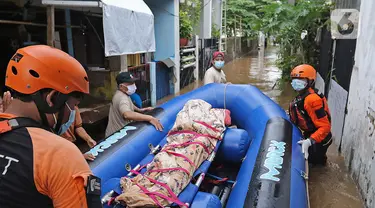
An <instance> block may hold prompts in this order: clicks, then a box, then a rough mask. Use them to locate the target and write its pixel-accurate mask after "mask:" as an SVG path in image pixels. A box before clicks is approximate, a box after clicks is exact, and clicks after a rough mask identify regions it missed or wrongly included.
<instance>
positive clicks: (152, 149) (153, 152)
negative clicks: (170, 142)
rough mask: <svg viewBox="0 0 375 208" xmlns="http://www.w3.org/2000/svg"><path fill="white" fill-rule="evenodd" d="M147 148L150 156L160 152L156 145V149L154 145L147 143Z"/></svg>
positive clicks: (158, 146)
mask: <svg viewBox="0 0 375 208" xmlns="http://www.w3.org/2000/svg"><path fill="white" fill-rule="evenodd" d="M148 147H149V148H150V151H151V152H150V154H153V155H155V154H156V153H157V152H159V150H160V145H157V146H156V147H154V145H152V144H151V143H149V144H148Z"/></svg>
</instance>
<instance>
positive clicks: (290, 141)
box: [89, 84, 308, 208]
mask: <svg viewBox="0 0 375 208" xmlns="http://www.w3.org/2000/svg"><path fill="white" fill-rule="evenodd" d="M191 99H202V100H204V101H206V102H208V103H210V104H211V105H212V107H214V108H226V109H228V110H230V112H231V118H232V124H234V125H236V126H237V128H228V129H227V130H226V131H225V133H224V137H223V140H222V141H221V142H218V144H217V147H216V150H215V151H214V152H213V153H212V155H210V157H209V159H207V161H205V162H203V163H202V165H201V166H200V167H199V168H198V169H197V170H196V172H195V174H194V180H192V181H191V182H190V184H189V185H188V186H187V187H186V188H185V189H184V190H183V192H181V193H180V194H179V195H178V199H179V200H180V201H181V202H183V203H185V204H186V205H187V206H188V207H195V208H204V207H210V208H219V207H233V208H240V207H254V208H255V207H257V208H271V207H280V208H287V207H290V208H306V207H308V196H307V190H306V180H305V178H304V176H305V173H304V171H305V160H304V158H303V155H302V153H301V147H300V145H298V144H297V141H298V140H299V139H300V138H301V137H302V135H301V132H300V131H299V130H298V128H296V127H295V126H294V125H292V124H291V123H290V121H289V118H288V116H287V114H286V113H285V111H284V110H283V109H282V108H281V107H280V106H279V105H277V104H276V103H275V102H274V101H272V100H271V99H270V98H268V97H267V96H266V95H264V94H263V93H262V92H261V91H259V90H258V89H257V88H256V87H254V86H251V85H224V84H209V85H206V86H203V87H201V88H199V89H196V90H194V91H192V92H189V93H187V94H184V95H182V96H178V97H176V98H174V99H172V100H170V101H169V102H167V103H165V104H163V105H161V106H160V107H158V108H156V109H154V110H153V111H152V112H150V114H152V115H153V116H155V117H157V118H158V119H160V121H161V123H162V124H163V126H164V131H163V132H158V131H156V129H155V128H154V127H153V126H151V125H150V124H148V123H145V122H134V123H130V124H128V125H127V126H125V127H124V128H123V129H121V130H120V131H119V132H116V133H115V134H113V135H112V136H110V137H108V138H107V139H105V140H103V141H102V142H101V143H99V144H98V145H97V146H95V147H94V148H93V149H91V150H90V152H91V153H92V154H94V155H95V156H96V160H95V161H93V162H90V163H89V165H90V167H91V169H92V171H93V173H94V174H95V175H96V176H98V177H100V178H101V182H102V203H103V204H104V207H123V206H122V205H119V204H116V203H113V199H114V197H115V196H116V195H118V194H120V193H121V188H120V184H119V183H120V182H119V181H120V178H121V177H124V176H129V177H131V175H132V173H131V172H130V171H131V170H139V169H140V167H142V165H144V164H147V163H149V162H150V161H151V160H152V159H153V156H154V155H155V153H156V152H157V151H158V150H160V148H161V147H163V145H164V144H165V143H166V139H165V138H166V135H167V133H168V131H169V130H170V129H171V128H172V126H173V124H174V122H175V119H176V115H177V113H178V112H179V111H180V110H181V109H182V108H183V106H184V105H185V103H186V102H187V101H189V100H191ZM140 172H141V170H140ZM171 206H172V207H173V206H174V204H172V205H171Z"/></svg>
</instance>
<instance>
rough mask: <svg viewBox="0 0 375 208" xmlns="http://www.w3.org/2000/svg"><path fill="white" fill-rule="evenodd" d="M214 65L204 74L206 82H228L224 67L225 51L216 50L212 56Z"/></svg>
mask: <svg viewBox="0 0 375 208" xmlns="http://www.w3.org/2000/svg"><path fill="white" fill-rule="evenodd" d="M212 65H213V66H212V67H211V68H209V69H207V71H206V73H205V74H204V84H205V85H206V84H210V83H226V82H227V79H226V78H225V73H224V71H223V70H222V69H223V67H224V53H223V52H219V51H216V52H214V54H213V56H212Z"/></svg>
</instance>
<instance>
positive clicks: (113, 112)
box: [105, 72, 163, 137]
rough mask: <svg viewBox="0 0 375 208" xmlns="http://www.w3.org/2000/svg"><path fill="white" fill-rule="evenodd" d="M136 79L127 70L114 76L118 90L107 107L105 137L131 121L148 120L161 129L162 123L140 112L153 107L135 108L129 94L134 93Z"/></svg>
mask: <svg viewBox="0 0 375 208" xmlns="http://www.w3.org/2000/svg"><path fill="white" fill-rule="evenodd" d="M135 81H136V79H134V78H133V76H132V75H131V74H130V73H129V72H121V73H120V74H118V75H117V77H116V82H117V85H118V90H117V91H116V93H115V95H114V96H113V98H112V103H111V107H110V109H109V117H108V125H107V129H106V132H105V135H106V137H108V136H110V135H112V134H113V133H115V132H116V131H119V130H120V129H122V128H124V126H126V125H127V124H128V123H130V122H131V121H147V122H150V123H151V124H152V125H154V126H155V128H156V129H157V130H158V131H162V130H163V125H162V124H161V123H160V122H159V120H158V119H157V118H155V117H153V116H150V115H145V114H142V113H144V112H146V111H150V110H152V109H153V108H151V107H149V108H141V109H139V108H137V107H136V106H135V105H134V104H133V102H132V100H131V98H130V96H131V95H132V94H134V93H135V91H136V90H137V87H136V85H135Z"/></svg>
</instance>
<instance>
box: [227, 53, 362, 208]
mask: <svg viewBox="0 0 375 208" xmlns="http://www.w3.org/2000/svg"><path fill="white" fill-rule="evenodd" d="M276 50H277V48H271V49H268V50H267V51H265V52H263V51H262V50H260V51H258V52H255V53H253V54H252V56H249V57H245V58H240V59H236V60H234V61H232V62H230V63H228V64H226V65H225V68H224V71H225V73H226V76H227V79H228V81H229V82H232V83H235V84H252V85H255V86H256V87H258V88H259V89H260V90H261V91H263V93H265V94H266V95H267V96H269V97H270V98H271V99H273V100H274V101H275V102H276V103H278V104H279V105H280V106H281V107H282V108H284V109H287V108H288V105H289V102H290V101H291V100H292V99H293V98H294V96H295V93H294V91H293V89H292V88H291V85H290V83H287V82H282V81H279V80H281V79H280V78H281V70H279V69H278V68H277V67H275V66H274V62H275V61H276V59H277V56H276ZM328 158H329V162H328V165H327V166H326V167H313V168H310V174H309V175H310V178H309V192H310V193H309V194H310V204H311V208H361V207H363V204H362V201H361V197H360V195H359V193H358V190H357V188H356V186H355V184H354V182H353V180H352V178H351V177H350V175H349V174H348V172H347V170H346V169H345V165H344V158H343V157H342V156H341V155H340V154H339V153H338V151H337V147H336V146H335V145H331V146H330V148H329V150H328Z"/></svg>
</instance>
